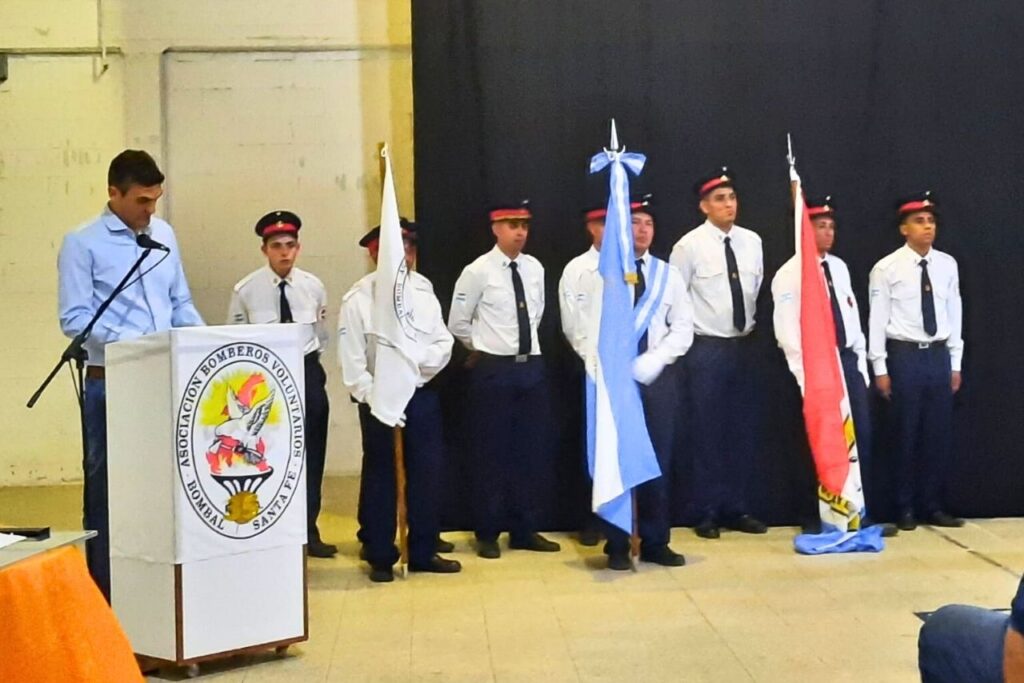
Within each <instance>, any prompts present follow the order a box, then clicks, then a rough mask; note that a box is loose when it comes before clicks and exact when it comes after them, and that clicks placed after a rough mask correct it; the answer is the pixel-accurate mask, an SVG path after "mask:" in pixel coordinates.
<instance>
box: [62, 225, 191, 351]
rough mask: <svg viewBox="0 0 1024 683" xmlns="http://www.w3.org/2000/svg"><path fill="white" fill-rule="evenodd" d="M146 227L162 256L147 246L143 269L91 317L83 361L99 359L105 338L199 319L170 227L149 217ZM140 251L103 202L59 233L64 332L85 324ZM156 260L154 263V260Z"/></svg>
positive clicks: (138, 334) (71, 334) (109, 339)
mask: <svg viewBox="0 0 1024 683" xmlns="http://www.w3.org/2000/svg"><path fill="white" fill-rule="evenodd" d="M147 232H149V234H150V236H151V237H152V238H153V239H155V240H156V241H157V242H160V243H161V244H164V245H166V246H167V247H169V248H170V250H171V251H170V253H169V254H167V258H165V259H164V260H163V262H160V259H161V258H162V257H163V256H164V254H163V253H162V252H159V251H153V253H151V254H150V255H149V257H148V258H147V259H146V260H145V261H144V262H143V264H142V268H141V269H140V271H139V272H141V273H144V275H143V276H142V278H141V279H138V280H136V281H135V282H134V283H133V284H132V285H131V286H129V287H128V289H126V290H125V291H124V292H122V293H121V294H120V295H119V296H118V297H117V298H116V299H114V301H113V303H111V304H110V307H109V308H108V309H107V310H106V311H105V312H104V313H103V315H102V316H101V317H100V319H99V320H98V321H97V322H96V325H95V326H94V327H93V328H92V335H91V336H90V337H89V339H88V341H86V343H85V349H86V351H88V352H89V361H88V363H89V365H103V363H104V353H103V348H104V347H105V346H106V345H107V344H109V343H111V342H115V341H120V340H123V339H133V338H135V337H141V336H142V335H144V334H150V333H152V332H161V331H163V330H167V329H170V328H172V327H188V326H192V325H203V324H204V323H203V319H202V317H201V316H200V315H199V311H197V310H196V307H195V306H194V305H193V304H192V294H191V293H190V292H189V289H188V283H187V282H186V281H185V271H184V270H183V269H182V266H181V256H180V254H179V252H178V242H177V240H176V239H175V237H174V230H172V229H171V226H170V225H168V224H167V222H166V221H163V220H161V219H159V218H156V217H154V218H152V219H151V220H150V223H149V228H148V229H147ZM142 251H143V250H142V249H141V248H140V247H139V246H138V245H137V244H136V243H135V233H134V232H132V230H131V229H130V228H129V227H128V226H127V225H125V224H124V222H122V221H121V219H120V218H118V217H117V215H116V214H114V213H113V212H112V211H111V210H110V208H109V207H108V208H106V209H104V210H103V213H102V214H100V216H99V217H97V218H96V219H95V220H93V221H91V222H89V223H86V224H85V225H83V226H81V227H80V228H78V229H77V230H75V231H74V232H71V233H68V234H67V235H65V237H64V242H63V244H61V247H60V255H59V256H58V257H57V272H58V277H59V282H58V285H59V292H58V296H59V303H58V307H59V312H60V327H61V330H62V331H63V332H64V334H66V335H67V336H68V337H74V336H75V335H77V334H78V333H79V332H81V331H82V330H83V329H85V326H86V325H88V324H89V320H90V319H91V318H92V316H93V314H94V313H95V312H96V310H97V309H98V308H99V307H100V304H102V303H103V301H104V300H105V299H106V298H107V296H109V295H110V293H111V292H112V291H114V288H115V287H117V284H118V283H119V282H120V281H121V278H123V277H124V276H125V274H126V273H127V272H128V269H129V268H131V267H132V264H133V263H135V260H136V259H137V258H139V256H140V255H141V254H142ZM158 262H159V263H160V265H156V264H157V263H158ZM154 266H155V267H154ZM147 271H148V272H147ZM137 276H138V273H136V274H135V275H134V276H133V279H135V278H136V277H137Z"/></svg>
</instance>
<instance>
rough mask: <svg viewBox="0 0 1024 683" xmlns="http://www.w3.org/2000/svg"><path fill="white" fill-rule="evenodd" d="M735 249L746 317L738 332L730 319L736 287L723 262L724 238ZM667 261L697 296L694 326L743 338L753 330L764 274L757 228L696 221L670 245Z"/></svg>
mask: <svg viewBox="0 0 1024 683" xmlns="http://www.w3.org/2000/svg"><path fill="white" fill-rule="evenodd" d="M726 237H730V238H731V241H730V245H731V246H732V250H733V253H735V254H736V266H737V269H738V270H739V275H740V284H741V286H742V288H743V309H744V312H745V313H746V317H747V321H746V326H745V327H744V329H743V331H742V332H740V331H738V330H737V329H736V327H735V326H734V325H733V324H732V291H731V290H730V289H729V270H728V268H727V266H726V263H725V238H726ZM669 262H670V263H671V264H672V265H673V266H675V267H676V268H678V269H679V272H680V273H681V274H682V276H683V282H684V283H685V284H686V287H687V289H688V290H689V292H690V296H691V298H692V300H693V326H694V329H695V330H696V332H697V334H702V335H706V336H709V337H741V336H745V335H747V334H749V333H750V332H751V330H753V329H754V313H755V312H756V310H757V294H758V292H759V291H760V290H761V282H762V280H763V279H764V254H763V252H762V249H761V238H760V237H759V236H758V235H757V233H755V232H753V231H752V230H747V229H746V228H741V227H740V226H738V225H734V226H732V228H730V229H729V232H728V233H725V232H722V231H721V230H719V229H718V228H716V227H715V226H714V225H712V224H711V223H710V222H708V221H704V223H703V224H702V225H699V226H697V227H696V228H694V229H693V230H691V231H690V232H688V233H686V234H685V235H683V237H682V238H681V239H680V240H679V241H678V242H676V244H675V246H674V247H672V256H671V257H670V258H669Z"/></svg>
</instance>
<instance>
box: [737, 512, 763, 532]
mask: <svg viewBox="0 0 1024 683" xmlns="http://www.w3.org/2000/svg"><path fill="white" fill-rule="evenodd" d="M729 528H730V529H733V530H735V531H741V532H743V533H745V534H763V533H766V532H767V531H768V527H766V526H765V525H764V522H762V521H761V520H759V519H757V518H755V517H751V516H750V515H740V516H739V517H737V518H736V519H734V520H732V522H731V523H730V524H729Z"/></svg>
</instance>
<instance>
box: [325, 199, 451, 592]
mask: <svg viewBox="0 0 1024 683" xmlns="http://www.w3.org/2000/svg"><path fill="white" fill-rule="evenodd" d="M401 222H402V227H403V229H402V237H403V241H404V243H405V255H406V260H407V261H408V263H409V267H410V270H409V283H410V287H409V291H411V292H412V316H411V319H412V320H413V321H414V325H415V326H416V329H417V331H418V332H419V333H420V334H421V335H422V341H423V342H424V344H423V346H424V352H423V356H422V358H420V359H418V368H419V381H418V382H417V386H418V388H417V389H416V392H415V393H414V394H413V396H412V398H411V399H409V403H408V405H407V406H406V408H405V427H404V428H403V438H404V445H405V470H406V507H407V509H408V520H409V570H410V571H415V572H432V573H436V574H452V573H455V572H458V571H460V570H461V569H462V565H461V564H459V563H458V562H457V561H455V560H448V559H444V558H442V557H441V556H440V555H438V554H437V550H438V547H437V546H438V527H439V523H438V495H437V494H438V481H439V479H440V474H441V466H442V458H443V456H444V434H443V430H442V426H441V404H440V400H439V399H438V396H437V394H436V393H435V392H434V390H433V389H431V388H430V387H429V386H427V383H428V382H429V381H430V380H431V379H433V378H434V377H435V376H436V375H437V373H439V372H441V370H442V369H444V367H445V366H446V365H448V361H449V359H450V358H451V354H452V344H453V340H452V336H451V334H449V333H448V329H447V328H446V327H445V325H444V317H443V316H442V314H441V304H440V303H439V302H438V300H437V297H436V296H435V295H434V286H433V285H432V284H431V283H430V280H428V279H427V278H425V277H423V276H422V275H420V274H419V273H417V272H415V271H414V270H411V269H412V267H413V266H414V265H415V262H416V227H415V224H414V223H410V222H409V221H407V220H405V219H404V218H403V219H401ZM379 237H380V226H377V227H375V228H373V229H372V230H370V231H369V232H368V233H366V235H364V236H363V238H362V239H361V240H360V241H359V246H361V247H365V248H366V249H367V250H368V251H369V252H370V257H371V258H372V259H373V261H374V263H376V261H377V252H378V249H379V247H380V240H379ZM375 280H376V272H372V273H369V274H368V275H364V276H363V277H362V278H361V279H359V280H358V281H357V282H356V283H355V284H354V285H352V288H351V289H349V291H348V293H346V294H345V296H344V297H343V298H342V303H341V311H340V312H339V314H338V362H339V364H340V365H341V373H342V380H343V381H344V383H345V388H346V389H348V391H349V393H350V394H351V395H352V398H353V400H355V401H356V402H358V403H359V427H360V429H361V430H362V436H363V472H362V480H361V483H360V490H359V521H360V524H361V526H362V528H361V529H360V533H361V535H362V538H361V540H362V541H363V554H362V557H363V558H364V559H365V560H366V561H367V562H369V564H370V580H371V581H374V582H388V581H392V580H394V571H393V569H392V567H393V565H394V564H395V562H397V561H398V559H399V552H398V548H396V547H395V530H396V515H395V510H396V505H397V491H396V488H395V458H394V430H393V429H392V428H391V427H389V426H387V425H385V424H384V423H383V422H381V421H380V420H378V419H377V418H376V417H374V416H373V414H372V412H371V410H370V408H371V406H370V404H369V401H370V398H371V396H372V393H373V382H374V360H375V357H376V344H377V342H376V337H375V336H374V334H373V329H372V322H373V317H372V316H373V313H372V311H373V290H374V286H375V285H374V282H375ZM449 547H450V546H449Z"/></svg>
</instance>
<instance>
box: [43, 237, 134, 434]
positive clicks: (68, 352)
mask: <svg viewBox="0 0 1024 683" xmlns="http://www.w3.org/2000/svg"><path fill="white" fill-rule="evenodd" d="M151 251H152V249H146V250H144V251H143V252H142V255H141V256H139V258H138V260H137V261H135V265H133V266H132V267H131V270H129V271H128V273H127V274H126V275H125V276H124V277H123V278H121V281H120V282H119V283H117V287H114V291H112V292H111V293H110V296H108V297H107V299H106V301H104V302H103V303H102V304H100V307H99V308H97V309H96V313H94V314H93V316H92V320H90V321H89V324H88V325H86V326H85V329H83V330H82V331H81V332H79V333H78V334H76V335H75V337H74V339H72V340H71V342H70V343H69V344H68V345H67V348H65V349H64V352H63V353H61V354H60V359H59V360H58V361H57V364H56V365H54V366H53V370H50V374H49V375H47V376H46V379H44V380H43V383H42V384H40V385H39V388H38V389H36V392H35V393H34V394H32V398H30V399H29V400H28V403H27V404H26V406H27V407H29V408H32V407H33V406H35V404H36V402H38V401H39V397H40V396H42V395H43V392H44V391H46V387H48V386H50V382H52V381H53V378H54V377H56V375H57V373H58V372H60V369H61V367H62V366H63V365H64V364H65V363H69V364H70V363H71V361H74V362H75V369H76V370H77V374H78V387H79V397H78V403H79V407H80V408H81V409H82V413H83V420H82V436H83V437H84V436H85V419H84V415H85V413H84V411H85V385H84V384H83V383H82V373H83V372H84V369H85V362H86V361H87V360H89V352H88V351H86V350H85V342H86V341H87V340H88V339H89V337H90V335H92V328H93V327H95V326H96V321H97V320H99V319H100V316H102V315H103V314H104V313H105V312H106V310H107V309H108V308H110V304H111V302H113V301H114V299H116V298H117V297H118V295H120V294H121V292H123V291H124V290H125V289H126V287H127V285H128V281H129V280H130V279H131V277H132V275H135V273H136V272H137V271H138V270H139V268H141V267H142V262H143V261H145V260H146V257H147V256H149V253H150V252H151ZM83 442H84V439H83Z"/></svg>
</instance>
